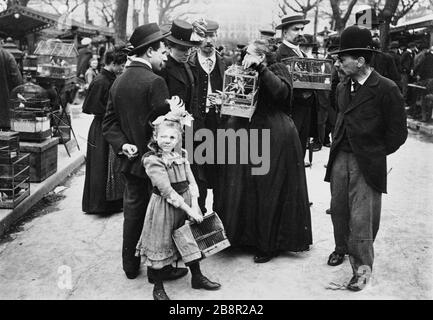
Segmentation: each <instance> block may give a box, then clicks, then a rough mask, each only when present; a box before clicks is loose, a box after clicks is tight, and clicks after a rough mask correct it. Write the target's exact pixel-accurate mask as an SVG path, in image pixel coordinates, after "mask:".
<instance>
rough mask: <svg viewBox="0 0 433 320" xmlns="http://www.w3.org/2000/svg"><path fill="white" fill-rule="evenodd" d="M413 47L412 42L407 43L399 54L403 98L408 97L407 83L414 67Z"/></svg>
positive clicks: (410, 78) (412, 74)
mask: <svg viewBox="0 0 433 320" xmlns="http://www.w3.org/2000/svg"><path fill="white" fill-rule="evenodd" d="M415 49H416V45H415V43H414V42H411V43H409V45H408V48H407V49H406V50H405V51H404V52H403V53H402V55H401V71H402V74H401V85H402V90H403V97H404V99H405V100H407V98H408V84H409V83H410V82H411V80H412V77H413V76H414V71H413V69H414V68H415Z"/></svg>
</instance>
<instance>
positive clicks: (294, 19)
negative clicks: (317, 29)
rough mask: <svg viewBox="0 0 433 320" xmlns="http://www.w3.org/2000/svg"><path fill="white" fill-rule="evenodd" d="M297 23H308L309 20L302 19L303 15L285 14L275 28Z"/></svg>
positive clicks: (278, 28)
mask: <svg viewBox="0 0 433 320" xmlns="http://www.w3.org/2000/svg"><path fill="white" fill-rule="evenodd" d="M298 23H302V24H308V23H310V20H306V19H304V17H303V16H301V15H293V16H285V17H283V19H282V20H281V24H280V25H279V26H277V27H276V28H275V29H277V30H280V29H283V28H284V27H286V26H289V25H292V24H298Z"/></svg>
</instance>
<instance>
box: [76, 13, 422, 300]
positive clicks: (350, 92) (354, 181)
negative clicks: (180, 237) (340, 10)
mask: <svg viewBox="0 0 433 320" xmlns="http://www.w3.org/2000/svg"><path fill="white" fill-rule="evenodd" d="M308 23H309V21H308V20H306V19H304V18H303V17H302V16H298V15H292V16H286V17H284V18H283V19H282V21H281V24H280V25H279V26H278V27H277V29H279V30H281V32H282V41H281V43H278V41H275V39H274V38H273V34H269V33H266V34H265V35H264V37H263V38H262V39H257V40H255V41H252V42H251V43H250V44H249V45H246V46H245V47H243V48H242V50H240V55H239V57H238V58H236V60H235V61H233V60H232V63H235V64H236V63H237V64H240V65H241V66H242V68H243V69H244V70H253V71H254V72H256V74H257V75H258V91H257V93H256V95H255V97H254V101H255V105H256V109H255V111H254V114H253V115H252V117H251V119H248V118H242V117H237V116H231V115H222V114H220V104H221V101H222V100H223V98H224V97H223V94H222V91H223V82H224V72H225V70H226V69H227V67H228V66H227V64H226V62H227V59H225V57H224V56H223V55H222V54H220V52H219V51H218V50H217V49H218V48H217V47H216V43H217V34H218V29H219V24H218V23H217V22H215V21H211V20H200V21H195V22H194V23H192V24H190V23H188V22H186V21H182V20H175V21H173V23H172V24H171V26H170V28H167V27H166V26H165V27H162V28H160V27H159V26H158V25H157V24H154V23H151V24H146V25H142V26H139V27H138V28H136V29H135V30H134V32H133V34H132V36H131V38H130V40H129V42H130V43H129V45H128V46H127V47H125V48H116V49H114V50H110V51H108V52H106V53H105V66H104V67H103V69H102V71H101V72H100V73H99V74H98V75H97V76H96V77H95V78H94V80H93V81H92V83H91V84H90V85H89V88H88V93H87V97H86V100H85V102H84V105H83V111H84V112H86V113H89V114H94V115H95V118H94V120H93V123H92V125H91V128H90V131H89V145H88V150H87V164H86V182H85V189H84V195H83V211H84V212H86V213H89V214H92V213H93V214H94V213H97V214H102V213H109V212H118V211H121V210H123V212H124V222H123V246H122V261H123V269H124V271H125V274H126V276H127V278H128V279H135V278H136V277H137V276H138V274H139V272H140V265H141V264H144V265H145V266H147V277H148V280H149V282H151V283H153V284H154V289H153V297H154V299H156V300H167V299H169V297H168V295H167V293H166V291H165V288H164V282H166V281H168V280H174V279H178V278H181V277H184V276H185V275H186V274H187V273H188V270H187V269H186V268H181V267H178V266H177V264H176V267H174V266H173V264H174V263H175V262H177V261H178V260H179V259H181V258H182V257H181V256H180V254H179V250H178V249H177V247H176V245H175V243H174V241H173V239H172V234H173V232H174V230H175V229H177V228H179V227H181V226H182V225H184V224H185V222H186V221H187V220H190V221H191V222H195V223H201V222H202V221H203V215H206V214H207V213H210V212H207V208H206V203H207V202H206V200H207V198H208V190H212V193H213V198H212V199H213V201H212V211H214V212H216V213H217V214H218V215H219V217H220V218H221V220H222V222H223V225H224V227H225V232H226V235H227V238H228V239H229V241H230V243H231V245H232V246H233V247H237V248H240V249H242V250H245V251H246V252H251V250H252V252H253V253H254V259H253V261H254V262H255V263H267V262H269V261H271V260H272V259H273V258H274V257H276V256H278V255H279V254H280V253H282V252H287V251H290V252H302V251H307V250H309V248H310V246H311V245H312V244H313V236H312V228H311V213H310V206H311V205H312V202H310V201H309V195H308V188H307V180H306V174H305V166H306V165H305V163H304V158H305V154H306V150H307V146H308V141H309V138H310V137H311V134H310V132H311V124H312V123H313V122H312V118H313V117H314V114H316V122H315V124H314V125H315V126H317V130H316V134H317V137H320V138H318V139H320V140H319V141H320V142H321V144H324V145H328V144H330V142H331V138H330V137H329V135H330V134H331V136H332V146H330V147H331V151H330V157H329V162H328V164H327V172H326V177H325V180H326V181H328V182H330V186H331V201H330V205H331V206H330V210H329V213H330V214H331V218H332V223H333V228H334V230H333V233H334V239H335V249H334V251H333V252H332V253H331V255H330V256H329V259H328V265H330V266H337V265H339V264H341V263H343V261H344V259H345V256H346V255H348V256H349V260H350V263H351V265H352V269H353V276H352V278H351V279H350V281H348V284H347V288H348V289H350V290H352V291H359V290H362V289H363V288H364V287H365V285H366V284H367V283H368V280H369V277H370V275H371V272H372V268H373V260H374V259H373V257H374V250H373V242H374V239H375V237H376V234H377V231H378V229H379V222H380V211H381V197H382V193H386V191H387V190H386V176H387V172H386V156H387V155H389V154H391V153H393V152H395V151H396V150H397V149H398V148H399V147H400V146H401V145H402V144H403V143H404V142H405V140H406V137H407V128H406V113H405V103H404V98H403V95H402V93H401V90H400V88H401V87H402V86H401V82H399V81H400V80H401V79H391V78H388V77H390V75H389V74H387V76H388V77H385V76H384V75H383V74H381V73H380V72H382V73H386V72H388V71H389V70H388V69H381V70H376V68H375V67H374V65H375V64H379V62H378V61H380V60H381V61H382V62H381V63H380V66H379V65H378V66H379V67H383V65H385V64H384V62H383V61H385V60H389V59H388V58H389V57H391V56H390V55H387V56H386V57H385V58H384V57H381V56H380V55H381V54H382V53H381V52H379V51H378V48H377V46H376V47H375V46H374V34H375V32H374V30H373V29H372V30H368V29H366V28H364V27H361V26H359V25H354V26H351V27H348V28H347V29H346V30H344V31H343V33H342V35H341V38H338V39H337V40H338V41H331V42H330V43H329V45H328V46H327V51H328V53H327V57H328V58H330V59H333V60H334V62H335V63H334V70H333V73H334V77H333V83H332V90H331V91H317V90H311V89H295V88H293V82H292V77H291V74H290V72H289V70H288V68H287V67H286V65H285V64H284V63H282V60H283V59H284V58H286V57H292V56H295V57H301V58H302V57H308V53H307V52H306V51H308V49H311V47H309V46H306V45H305V42H303V40H302V39H305V37H304V36H303V30H304V27H305V25H306V24H308ZM272 39H273V40H272ZM303 49H307V50H305V51H304V50H303ZM379 57H380V58H379ZM425 59H428V58H427V57H426V58H425ZM391 62H392V63H391V64H390V65H391V67H396V64H395V62H394V59H393V58H392V60H391ZM125 65H126V67H125V68H124V66H125ZM123 68H124V70H123ZM399 86H400V88H399ZM317 114H319V116H317ZM186 119H193V122H192V130H193V132H194V133H196V132H197V131H199V130H200V129H203V128H205V129H207V130H209V132H211V133H212V134H213V135H214V136H216V132H217V130H225V131H228V130H233V131H235V132H237V131H238V130H246V131H247V132H251V131H253V130H256V131H258V132H260V133H261V134H262V135H264V132H269V140H268V141H265V142H264V143H263V145H260V148H259V153H263V152H265V153H266V150H268V151H269V152H268V154H266V155H265V156H267V157H269V170H268V171H267V172H266V173H265V174H260V175H254V174H252V171H251V168H252V167H254V163H252V162H251V161H250V162H248V163H243V162H241V161H239V159H240V158H241V157H242V155H241V154H240V150H241V148H240V144H241V143H242V142H241V141H240V140H236V139H235V140H234V141H232V144H234V145H229V146H227V149H226V151H228V150H231V151H233V150H235V151H234V152H236V162H235V163H232V162H230V161H229V160H228V158H229V157H230V156H231V155H230V154H229V152H226V153H225V159H224V160H225V161H224V162H223V163H220V162H218V163H216V162H214V163H204V164H199V163H196V162H195V161H190V160H191V159H192V158H191V157H188V152H187V151H186V150H185V145H186V144H187V141H185V140H184V139H187V135H186V134H185V132H184V131H185V126H188V125H189V124H188V121H186ZM326 137H328V138H327V139H328V141H326ZM229 143H230V142H229ZM264 144H267V145H264ZM198 145H199V143H198V142H197V141H193V147H194V150H193V151H195V149H196V148H197V147H198ZM266 148H268V149H266ZM215 150H216V148H215ZM206 152H207V151H206ZM120 174H121V176H120ZM200 259H201V257H197V259H196V260H194V261H193V262H190V263H187V264H186V266H187V267H189V269H190V271H191V274H192V278H191V285H192V288H194V289H205V290H217V289H219V288H220V287H221V284H219V283H217V282H214V281H212V280H210V279H209V278H208V277H206V276H204V275H203V273H202V271H201V268H200Z"/></svg>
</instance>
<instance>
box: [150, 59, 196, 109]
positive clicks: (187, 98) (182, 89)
mask: <svg viewBox="0 0 433 320" xmlns="http://www.w3.org/2000/svg"><path fill="white" fill-rule="evenodd" d="M184 65H185V66H184ZM184 68H185V69H184ZM187 68H189V70H188V69H187ZM186 70H188V71H186ZM157 74H158V75H160V76H161V77H163V78H164V80H165V82H166V83H167V87H168V90H169V93H170V95H171V96H174V95H176V96H179V98H181V99H182V100H183V101H184V102H185V106H186V110H187V111H188V112H190V113H191V112H192V109H193V106H194V105H195V103H196V102H197V95H196V92H195V88H196V81H197V79H196V78H195V77H194V74H193V72H192V70H191V69H190V66H189V64H188V63H185V64H183V63H179V62H177V61H176V60H174V59H173V58H172V57H171V56H169V57H168V59H167V62H166V63H165V68H163V69H162V70H161V71H160V72H158V73H157Z"/></svg>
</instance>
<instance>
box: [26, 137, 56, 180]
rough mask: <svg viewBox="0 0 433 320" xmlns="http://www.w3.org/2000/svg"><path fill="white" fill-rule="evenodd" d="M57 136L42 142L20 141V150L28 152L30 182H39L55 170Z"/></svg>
mask: <svg viewBox="0 0 433 320" xmlns="http://www.w3.org/2000/svg"><path fill="white" fill-rule="evenodd" d="M58 144H59V138H57V137H54V138H50V139H47V140H45V141H43V142H20V149H21V151H22V152H26V153H29V154H30V182H41V181H44V180H45V179H47V178H48V177H50V176H51V175H53V174H54V173H56V172H57V154H58V152H57V151H58Z"/></svg>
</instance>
